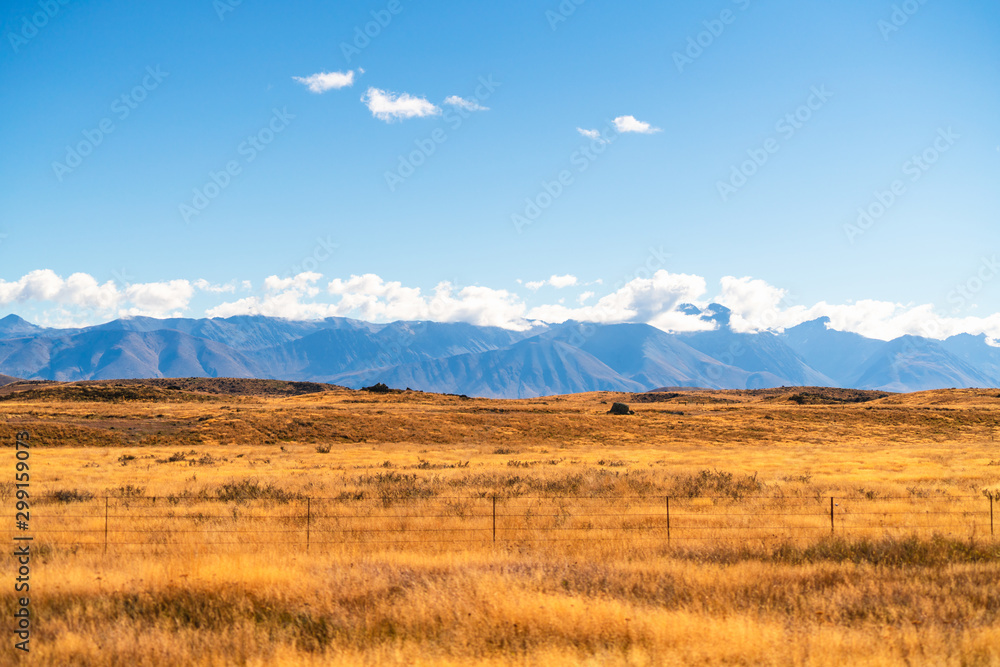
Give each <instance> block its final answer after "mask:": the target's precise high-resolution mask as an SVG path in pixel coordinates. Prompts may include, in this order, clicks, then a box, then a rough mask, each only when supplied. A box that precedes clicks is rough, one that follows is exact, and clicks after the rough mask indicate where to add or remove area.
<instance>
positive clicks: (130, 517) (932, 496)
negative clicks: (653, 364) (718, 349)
mask: <svg viewBox="0 0 1000 667" xmlns="http://www.w3.org/2000/svg"><path fill="white" fill-rule="evenodd" d="M615 401H624V402H626V403H628V404H629V405H630V406H631V408H632V409H633V410H634V412H635V414H633V415H627V416H616V415H609V414H606V413H607V411H608V409H609V408H610V407H611V405H612V403H613V402H615ZM998 420H1000V393H998V391H997V390H942V391H932V392H921V393H917V394H905V395H890V394H883V393H878V392H859V391H848V390H825V389H816V388H790V389H784V388H783V389H775V390H757V391H727V392H714V391H685V390H676V391H670V392H661V393H657V394H639V395H631V394H612V393H590V394H580V395H573V396H559V397H546V398H540V399H525V400H517V401H514V400H485V399H474V398H467V397H463V396H442V395H434V394H424V393H420V392H390V393H372V392H364V391H361V392H356V391H350V390H345V389H340V388H335V387H330V386H326V385H315V384H310V383H280V382H268V381H239V380H228V381H227V380H218V381H211V380H157V381H134V382H133V381H115V382H85V383H73V384H58V383H15V384H11V385H6V386H4V387H0V438H2V442H3V444H4V447H6V448H7V449H8V450H9V451H8V455H7V461H8V463H7V465H8V466H9V474H6V475H4V476H3V478H2V479H4V480H5V481H4V482H2V483H0V501H2V502H3V505H4V508H5V509H4V512H3V514H4V517H5V526H4V530H3V533H4V539H6V540H8V544H11V541H10V540H11V538H12V537H13V536H14V533H15V532H16V531H15V530H14V528H13V521H14V502H15V499H14V487H13V484H12V482H10V481H7V480H13V475H14V465H15V459H14V452H13V445H14V440H15V434H16V433H17V432H20V431H27V432H29V433H30V442H31V449H30V452H31V458H30V465H31V506H32V528H33V530H35V531H36V538H35V542H34V543H33V547H32V548H33V549H34V556H33V560H32V571H31V592H30V595H31V602H30V605H31V611H32V614H33V616H32V634H31V652H30V654H28V655H26V656H23V655H18V653H19V652H16V651H14V650H13V648H12V645H13V643H14V640H13V639H11V638H10V637H8V639H6V640H5V641H7V642H8V645H7V646H4V647H2V649H0V663H2V664H15V663H17V664H39V665H55V664H60V665H61V664H86V665H200V664H203V665H228V664H240V665H264V664H288V665H328V664H370V665H383V664H389V665H391V664H406V665H419V664H488V665H511V664H513V665H522V664H523V665H537V664H623V665H624V664H628V665H631V664H635V665H664V664H667V665H670V664H677V665H691V664H745V665H760V664H765V665H807V664H808V665H844V664H861V665H894V664H934V665H1000V542H998V541H996V540H995V538H994V537H993V535H992V534H991V527H990V522H991V517H990V509H991V505H992V503H991V501H990V499H989V496H990V495H991V494H992V495H993V496H994V497H995V496H996V493H997V491H998V489H1000V446H998V443H996V442H994V436H995V434H996V433H997V431H998ZM831 499H832V500H831ZM668 503H670V504H669V505H668ZM997 509H998V514H1000V502H998V503H997ZM830 513H832V517H831V514H830ZM668 514H671V521H672V522H673V523H672V524H671V526H670V527H669V528H668V527H667V523H666V521H667V515H668ZM831 518H832V520H833V523H834V525H833V527H831ZM998 518H1000V517H998ZM671 531H672V532H671ZM6 571H7V572H8V573H9V574H8V576H9V577H10V581H9V582H3V583H2V585H3V586H5V587H6V586H10V585H12V582H13V577H14V574H13V570H12V569H11V568H7V570H6ZM7 590H8V591H9V590H10V589H7ZM15 605H16V600H15V598H14V597H13V595H12V594H10V593H8V594H6V595H5V596H4V597H3V607H4V609H3V614H4V616H5V617H6V618H8V619H10V618H11V617H12V616H11V615H12V614H13V613H14V610H15Z"/></svg>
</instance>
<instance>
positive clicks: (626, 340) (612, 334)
mask: <svg viewBox="0 0 1000 667" xmlns="http://www.w3.org/2000/svg"><path fill="white" fill-rule="evenodd" d="M541 336H542V337H547V338H550V339H552V340H559V341H562V342H564V343H567V344H569V345H573V346H576V347H578V348H579V349H581V350H583V351H584V352H587V353H588V354H591V355H593V356H594V357H595V358H596V359H598V360H600V361H601V362H602V363H604V364H605V365H607V366H608V367H609V368H611V369H613V370H614V371H615V372H617V373H619V374H620V375H622V376H623V377H625V378H628V379H631V380H634V381H635V382H638V383H639V384H641V385H643V386H644V387H647V388H650V389H651V388H654V387H663V386H675V387H712V388H721V387H724V386H730V387H731V386H744V385H745V384H746V380H747V378H748V377H749V375H750V374H749V373H747V372H746V371H744V370H742V369H739V368H734V367H732V366H727V365H725V364H723V363H720V362H719V361H717V360H715V359H713V358H711V357H710V356H708V355H706V354H704V353H702V352H699V351H698V350H695V349H694V348H692V347H690V346H689V345H687V344H686V343H684V342H683V341H682V340H680V339H678V338H677V337H676V336H672V335H670V334H668V333H666V332H664V331H661V330H660V329H657V328H656V327H652V326H650V325H648V324H606V325H603V326H595V325H592V324H584V323H579V322H568V323H566V324H563V325H560V326H559V327H555V328H554V329H553V330H552V331H550V332H546V333H543V334H541Z"/></svg>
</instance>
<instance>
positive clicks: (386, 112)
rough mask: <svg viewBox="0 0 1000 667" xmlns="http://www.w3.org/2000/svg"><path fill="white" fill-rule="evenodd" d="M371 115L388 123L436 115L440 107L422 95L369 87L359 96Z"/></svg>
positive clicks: (439, 111)
mask: <svg viewBox="0 0 1000 667" xmlns="http://www.w3.org/2000/svg"><path fill="white" fill-rule="evenodd" d="M361 101H362V102H364V103H365V106H367V107H368V110H369V111H371V112H372V115H373V116H375V118H378V119H379V120H384V121H385V122H387V123H389V122H392V121H394V120H403V119H406V118H423V117H425V116H436V115H438V114H440V113H441V109H439V108H438V107H436V106H435V105H433V104H431V103H430V102H428V101H427V100H426V99H424V98H422V97H414V96H413V95H410V94H409V93H391V92H389V91H386V90H381V89H380V88H369V89H368V90H367V91H366V92H365V94H364V95H363V96H362V97H361Z"/></svg>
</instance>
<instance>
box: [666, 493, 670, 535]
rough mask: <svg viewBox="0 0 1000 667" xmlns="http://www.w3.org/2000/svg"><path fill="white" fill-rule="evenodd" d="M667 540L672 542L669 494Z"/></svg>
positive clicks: (668, 497)
mask: <svg viewBox="0 0 1000 667" xmlns="http://www.w3.org/2000/svg"><path fill="white" fill-rule="evenodd" d="M667 542H670V496H667Z"/></svg>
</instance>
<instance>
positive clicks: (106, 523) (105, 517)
mask: <svg viewBox="0 0 1000 667" xmlns="http://www.w3.org/2000/svg"><path fill="white" fill-rule="evenodd" d="M104 553H108V497H107V496H104Z"/></svg>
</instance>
